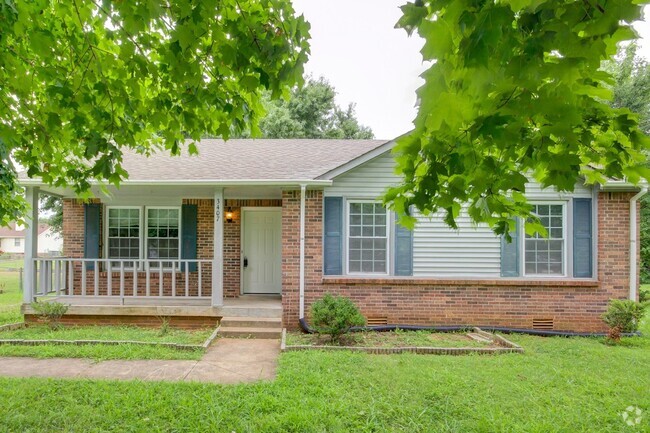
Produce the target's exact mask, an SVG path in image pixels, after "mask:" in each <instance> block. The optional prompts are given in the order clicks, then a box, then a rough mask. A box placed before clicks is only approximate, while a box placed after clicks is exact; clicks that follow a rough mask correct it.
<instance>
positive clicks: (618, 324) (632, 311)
mask: <svg viewBox="0 0 650 433" xmlns="http://www.w3.org/2000/svg"><path fill="white" fill-rule="evenodd" d="M646 306H647V305H646V304H643V303H641V302H636V301H632V300H629V299H625V300H622V299H612V300H611V301H609V307H608V308H607V311H606V312H605V314H603V316H602V318H603V321H604V322H605V323H606V324H607V326H609V339H610V340H613V341H619V340H620V339H621V333H623V332H635V331H637V330H638V329H639V322H640V321H641V318H643V314H644V312H645V308H646Z"/></svg>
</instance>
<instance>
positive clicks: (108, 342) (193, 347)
mask: <svg viewBox="0 0 650 433" xmlns="http://www.w3.org/2000/svg"><path fill="white" fill-rule="evenodd" d="M24 327H25V323H12V324H9V325H3V326H0V334H1V333H2V331H12V330H14V329H20V328H24ZM219 328H221V325H217V327H216V328H215V329H214V331H213V332H212V334H210V336H209V337H208V338H207V339H206V340H205V341H204V342H203V343H202V344H182V343H165V342H156V341H132V340H25V339H8V338H7V339H3V338H0V346H1V345H9V344H11V345H15V346H44V345H48V344H53V345H57V346H65V345H70V346H95V345H108V346H118V345H121V344H132V345H137V346H149V347H170V348H172V349H177V350H199V349H203V350H205V349H207V348H208V347H210V346H211V345H212V343H213V342H214V340H215V339H216V338H217V335H218V334H219Z"/></svg>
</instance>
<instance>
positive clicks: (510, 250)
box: [501, 218, 521, 277]
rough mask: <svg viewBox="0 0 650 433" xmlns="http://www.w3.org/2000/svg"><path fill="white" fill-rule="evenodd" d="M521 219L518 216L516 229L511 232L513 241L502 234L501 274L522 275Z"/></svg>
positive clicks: (507, 275) (506, 275) (504, 275)
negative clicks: (520, 256) (520, 257)
mask: <svg viewBox="0 0 650 433" xmlns="http://www.w3.org/2000/svg"><path fill="white" fill-rule="evenodd" d="M520 225H521V223H520V221H519V218H517V220H516V223H515V229H514V230H513V231H512V232H510V236H511V237H512V241H511V242H510V243H508V241H507V240H506V238H505V236H501V276H502V277H518V276H519V275H521V272H520V269H519V255H520V253H519V249H520V248H519V235H520V233H521V229H520Z"/></svg>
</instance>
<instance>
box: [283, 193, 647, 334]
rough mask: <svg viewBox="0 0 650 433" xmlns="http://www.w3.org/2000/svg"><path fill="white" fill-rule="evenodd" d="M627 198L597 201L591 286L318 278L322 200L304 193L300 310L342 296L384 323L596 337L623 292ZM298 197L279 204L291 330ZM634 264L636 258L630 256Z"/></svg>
mask: <svg viewBox="0 0 650 433" xmlns="http://www.w3.org/2000/svg"><path fill="white" fill-rule="evenodd" d="M630 197H631V194H629V193H601V194H600V195H599V198H598V210H599V216H598V281H597V282H588V281H587V282H584V281H570V280H566V281H550V282H549V281H527V280H519V281H517V280H509V281H508V280H498V279H497V280H489V281H487V280H467V281H459V280H441V279H412V278H392V279H391V278H385V279H381V280H379V279H378V280H374V279H372V280H363V279H353V278H325V279H324V278H323V277H322V209H323V208H322V194H321V193H320V192H316V191H313V192H310V191H308V196H307V207H306V209H307V212H306V215H307V222H306V224H307V225H306V233H307V237H306V240H305V243H306V245H305V259H306V261H305V270H306V278H305V280H306V281H305V311H306V313H307V316H308V315H309V306H310V305H311V303H312V302H314V301H315V300H316V299H318V298H320V297H322V296H323V294H325V293H334V294H340V295H344V296H348V297H350V298H352V299H353V300H354V302H355V303H356V304H357V305H358V306H359V307H360V309H361V311H362V313H363V314H364V315H366V316H367V317H385V318H386V319H387V322H388V323H392V324H414V325H479V326H480V325H484V326H488V325H490V326H507V327H516V328H527V329H531V328H533V320H537V319H542V320H547V319H551V320H553V322H554V329H556V330H570V331H580V332H600V331H605V330H606V327H605V325H604V323H603V322H602V320H601V319H600V315H601V314H602V313H603V312H604V311H605V309H606V306H607V302H608V300H609V299H611V298H625V297H626V296H627V294H628V290H629V289H628V275H629V274H628V269H629V264H628V263H629V262H628V255H629V253H628V248H629V243H628V242H629V215H628V214H629V212H628V209H629V199H630ZM299 212H300V192H299V191H286V192H284V193H283V198H282V214H283V221H282V237H283V251H282V254H283V257H282V272H283V293H282V305H283V323H284V326H287V327H289V328H296V327H297V326H298V309H299V245H300V244H299V221H300V220H299V217H300V214H299ZM637 259H638V258H637Z"/></svg>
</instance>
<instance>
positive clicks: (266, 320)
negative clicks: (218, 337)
mask: <svg viewBox="0 0 650 433" xmlns="http://www.w3.org/2000/svg"><path fill="white" fill-rule="evenodd" d="M221 326H223V327H226V328H231V327H235V328H273V329H282V319H280V318H279V317H277V318H276V317H223V318H222V319H221Z"/></svg>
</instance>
